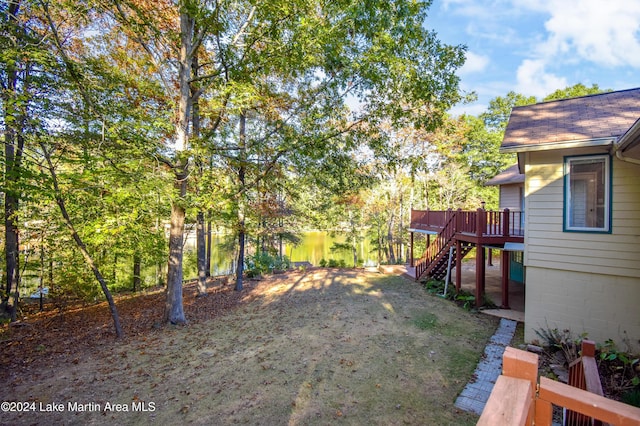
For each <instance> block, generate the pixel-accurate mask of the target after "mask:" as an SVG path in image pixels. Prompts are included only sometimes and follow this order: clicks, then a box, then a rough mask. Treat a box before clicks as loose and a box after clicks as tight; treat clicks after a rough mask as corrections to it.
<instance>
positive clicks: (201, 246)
mask: <svg viewBox="0 0 640 426" xmlns="http://www.w3.org/2000/svg"><path fill="white" fill-rule="evenodd" d="M194 32H196V33H197V29H194ZM191 63H192V73H193V76H194V78H196V77H197V76H198V56H197V55H194V56H193V59H192V61H191ZM191 95H192V96H193V106H192V110H193V113H192V117H191V122H192V123H193V129H192V130H193V137H194V138H199V137H200V103H199V102H198V96H197V95H196V94H194V93H192V94H191ZM197 167H198V173H199V175H200V176H201V177H202V176H203V175H204V167H203V163H202V160H201V159H200V158H198V160H197ZM196 191H197V192H198V195H202V194H201V193H200V190H199V187H198V189H196ZM196 257H197V267H198V296H205V295H206V294H207V261H206V257H207V247H206V245H205V226H204V212H203V211H202V210H198V213H197V215H196Z"/></svg>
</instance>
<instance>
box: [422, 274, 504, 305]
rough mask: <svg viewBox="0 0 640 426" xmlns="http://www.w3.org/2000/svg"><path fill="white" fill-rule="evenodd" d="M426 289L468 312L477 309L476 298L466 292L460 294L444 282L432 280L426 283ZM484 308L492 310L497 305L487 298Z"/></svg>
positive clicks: (452, 286) (462, 291)
mask: <svg viewBox="0 0 640 426" xmlns="http://www.w3.org/2000/svg"><path fill="white" fill-rule="evenodd" d="M424 287H425V288H426V290H427V291H428V292H429V293H431V294H434V295H437V296H440V297H444V298H446V299H448V300H451V301H453V302H455V303H456V304H457V305H459V306H461V307H462V308H464V309H466V310H467V311H471V310H474V309H475V305H476V296H475V295H473V294H471V293H469V292H468V291H465V290H460V292H458V293H456V287H455V285H453V284H449V285H448V286H445V282H444V281H441V280H434V279H430V280H428V281H427V282H426V283H424ZM445 287H446V294H445ZM484 307H485V308H489V309H490V308H494V307H495V305H494V304H493V302H491V300H489V299H487V298H485V303H484Z"/></svg>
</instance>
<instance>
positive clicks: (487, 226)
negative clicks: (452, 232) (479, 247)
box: [411, 209, 524, 237]
mask: <svg viewBox="0 0 640 426" xmlns="http://www.w3.org/2000/svg"><path fill="white" fill-rule="evenodd" d="M523 214H524V213H523V212H519V211H510V210H509V209H504V210H502V211H491V210H483V209H478V210H475V211H469V210H464V211H463V210H444V211H434V210H412V211H411V228H413V229H421V230H426V231H438V230H441V229H443V228H444V227H445V225H446V224H447V223H448V222H449V221H450V220H451V217H452V215H455V216H456V232H460V233H463V234H471V235H478V236H504V237H509V236H517V237H522V236H523V235H524V226H523V217H524V216H523Z"/></svg>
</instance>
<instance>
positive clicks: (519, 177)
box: [485, 164, 524, 186]
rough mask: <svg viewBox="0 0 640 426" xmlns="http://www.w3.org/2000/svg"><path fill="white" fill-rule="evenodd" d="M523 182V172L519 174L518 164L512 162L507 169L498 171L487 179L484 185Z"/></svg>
mask: <svg viewBox="0 0 640 426" xmlns="http://www.w3.org/2000/svg"><path fill="white" fill-rule="evenodd" d="M522 182H524V174H520V170H519V169H518V165H517V164H514V165H513V166H511V167H509V168H508V169H506V170H504V171H502V172H500V173H499V174H497V175H496V176H494V177H493V178H491V179H489V180H488V181H487V182H486V183H485V185H486V186H494V185H507V184H511V183H522Z"/></svg>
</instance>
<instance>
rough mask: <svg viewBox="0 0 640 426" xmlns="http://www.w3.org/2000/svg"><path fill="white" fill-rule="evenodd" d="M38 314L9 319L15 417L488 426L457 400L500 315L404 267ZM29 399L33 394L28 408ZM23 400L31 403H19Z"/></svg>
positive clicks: (8, 395) (8, 380)
mask: <svg viewBox="0 0 640 426" xmlns="http://www.w3.org/2000/svg"><path fill="white" fill-rule="evenodd" d="M184 300H185V312H186V315H187V318H188V319H189V324H188V325H187V326H161V325H160V319H161V318H162V310H163V306H164V294H163V293H162V292H156V293H151V294H145V295H136V296H131V297H126V298H120V299H118V301H117V305H118V310H119V313H120V315H121V319H122V323H123V326H124V330H125V333H126V337H125V338H124V339H122V340H116V339H115V338H114V333H113V331H112V329H113V324H112V322H111V318H110V316H109V311H108V308H107V306H106V305H105V304H100V305H96V306H90V307H85V308H82V307H77V308H74V309H71V308H70V309H67V310H66V311H64V312H63V313H56V312H47V313H43V314H34V315H32V316H30V317H28V318H27V319H26V320H25V321H24V325H22V326H12V327H5V328H4V329H3V330H2V334H1V338H2V341H1V342H0V347H1V348H2V354H3V356H2V358H1V359H0V365H1V367H2V369H1V371H0V379H1V380H3V381H4V386H2V387H1V388H0V389H2V390H1V391H0V399H1V400H3V401H12V402H14V404H12V405H11V406H10V408H12V412H4V413H3V414H2V423H3V424H17V425H19V424H44V423H51V424H83V425H84V424H104V423H113V424H141V423H149V422H156V423H159V424H169V423H171V424H173V423H177V422H180V423H193V424H212V423H215V424H234V423H255V424H329V423H330V424H334V423H349V424H367V423H369V424H385V425H389V424H463V425H464V424H475V422H476V421H477V417H476V416H474V415H470V414H468V413H462V412H460V411H459V410H457V409H456V408H455V407H454V406H453V403H454V401H455V397H456V396H457V394H458V393H459V392H460V391H461V390H462V388H463V387H464V385H465V384H466V382H467V381H468V379H469V378H470V377H471V374H472V373H473V370H474V368H475V366H476V363H477V361H478V359H479V357H480V356H481V354H482V351H483V349H484V346H485V344H486V342H487V340H488V339H489V337H490V336H491V335H492V334H493V332H494V331H495V328H496V326H497V320H496V319H495V318H492V317H489V316H486V315H479V314H472V313H469V312H466V311H464V310H461V309H459V308H458V307H456V306H455V305H454V304H452V303H450V302H448V301H446V300H442V299H440V298H438V297H433V296H430V295H429V294H428V293H427V292H426V291H425V290H424V289H423V288H422V287H420V286H419V285H417V284H415V283H413V282H411V281H408V280H406V279H403V278H401V277H396V276H383V275H381V274H377V273H371V272H365V271H357V270H338V269H320V268H317V269H316V268H313V269H309V270H307V271H306V272H290V273H287V274H282V275H274V276H270V277H267V278H266V279H264V280H262V281H247V282H245V290H243V291H242V292H235V291H233V288H232V286H229V285H226V286H225V285H221V284H217V285H214V286H212V288H211V289H210V290H209V295H208V296H207V297H203V298H196V297H195V288H194V287H193V286H187V287H186V288H185V295H184ZM23 403H24V404H23ZM18 409H20V410H21V412H17V411H16V410H18Z"/></svg>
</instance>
